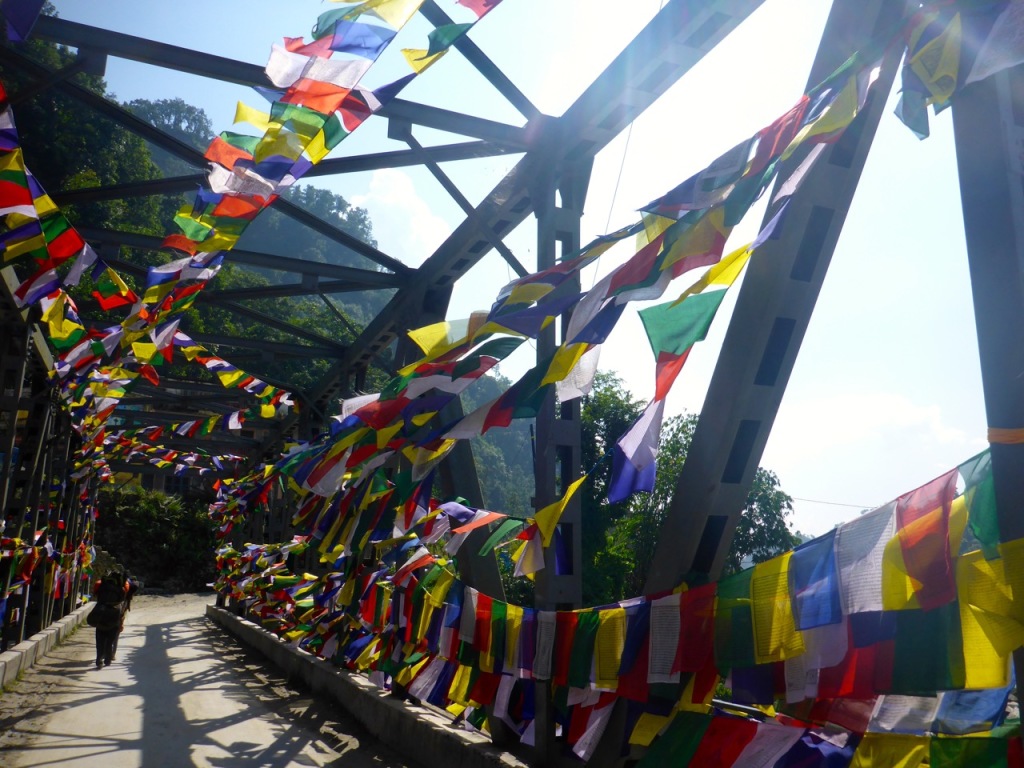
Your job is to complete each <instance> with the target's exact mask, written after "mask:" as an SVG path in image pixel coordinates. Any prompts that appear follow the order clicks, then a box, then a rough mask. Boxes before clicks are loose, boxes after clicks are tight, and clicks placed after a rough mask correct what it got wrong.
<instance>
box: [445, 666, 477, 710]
mask: <svg viewBox="0 0 1024 768" xmlns="http://www.w3.org/2000/svg"><path fill="white" fill-rule="evenodd" d="M472 676H473V670H472V669H470V668H469V667H467V666H465V665H463V664H459V668H458V670H457V671H456V672H455V677H454V678H452V685H451V688H449V690H448V698H449V699H451V700H452V701H453V702H455V703H456V704H462V705H463V706H466V705H468V704H469V683H470V680H471V679H472Z"/></svg>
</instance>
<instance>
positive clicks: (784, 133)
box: [744, 94, 811, 177]
mask: <svg viewBox="0 0 1024 768" xmlns="http://www.w3.org/2000/svg"><path fill="white" fill-rule="evenodd" d="M810 101H811V99H810V97H809V96H807V95H806V94H804V95H803V96H802V97H801V98H800V101H798V102H797V103H796V105H795V106H794V107H793V108H792V109H790V110H789V111H788V112H787V113H786V114H784V115H782V116H781V117H780V118H778V119H777V120H776V121H775V122H774V123H772V124H771V125H769V126H767V127H766V128H762V129H761V130H760V131H758V133H757V149H756V150H754V157H753V159H752V160H751V161H750V167H749V169H748V170H747V173H746V174H744V176H746V177H750V176H754V175H756V174H758V173H760V172H761V171H763V170H764V169H765V168H767V167H768V164H769V163H770V162H772V160H774V159H775V158H776V157H778V156H779V155H781V154H782V152H783V151H784V150H785V149H786V147H788V146H789V145H790V143H791V142H792V141H793V139H794V138H796V135H797V133H799V132H800V128H801V127H802V125H803V119H804V113H805V112H806V111H807V105H808V104H809V103H810Z"/></svg>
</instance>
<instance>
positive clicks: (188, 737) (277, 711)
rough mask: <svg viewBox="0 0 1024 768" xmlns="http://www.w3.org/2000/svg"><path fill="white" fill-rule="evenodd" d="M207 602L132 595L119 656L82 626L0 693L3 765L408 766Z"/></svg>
mask: <svg viewBox="0 0 1024 768" xmlns="http://www.w3.org/2000/svg"><path fill="white" fill-rule="evenodd" d="M211 599H212V596H209V595H178V596H168V597H164V596H146V595H142V596H139V597H137V598H136V599H135V601H134V603H133V606H132V610H131V612H130V613H129V614H128V620H127V621H126V623H125V629H124V632H123V633H122V635H121V640H120V646H119V648H118V654H117V660H116V661H114V663H113V664H112V665H111V666H109V667H105V668H103V669H96V668H95V660H96V652H95V635H94V632H93V630H92V628H90V627H88V626H85V625H83V626H82V627H81V628H80V629H79V630H78V631H77V632H76V633H75V634H74V635H73V636H72V637H71V638H70V639H69V640H68V641H67V642H65V643H64V644H63V645H61V646H60V647H58V648H55V649H54V651H53V652H52V653H51V655H50V656H48V657H46V658H45V659H43V660H42V661H41V662H40V663H39V664H38V665H37V666H36V667H34V668H33V669H31V670H29V671H28V672H27V673H26V674H25V676H24V678H23V679H22V680H21V681H20V682H18V683H17V685H15V686H14V687H13V688H12V689H11V690H9V691H5V692H3V693H0V766H4V768H28V767H29V766H61V767H62V768H63V767H64V766H68V768H138V767H140V766H141V768H165V767H166V768H175V767H176V766H210V767H211V768H213V767H216V768H242V767H243V766H273V767H274V768H277V766H345V768H367V767H368V766H374V767H375V768H380V767H381V766H396V767H401V766H410V765H412V764H410V763H408V762H407V761H405V760H403V759H402V758H399V757H398V756H397V755H396V754H395V753H393V752H391V751H390V750H388V749H386V748H384V747H383V746H381V745H380V744H377V743H374V742H372V741H370V740H369V739H367V738H366V737H365V735H364V734H363V732H362V731H361V729H360V727H359V726H358V724H356V723H354V722H352V721H351V720H349V719H348V718H347V717H346V716H345V715H344V713H342V712H340V711H337V708H332V707H330V706H329V705H328V704H326V703H321V702H319V701H317V700H314V699H312V698H311V697H309V696H307V695H305V694H303V693H301V692H299V691H296V690H295V689H294V688H292V687H290V686H289V685H288V684H287V682H286V681H285V680H284V679H283V678H281V677H280V675H279V674H278V673H277V672H276V671H275V670H273V669H271V668H269V667H267V666H266V665H265V664H264V663H263V661H262V659H261V658H260V657H259V656H258V655H256V654H254V653H252V652H249V651H246V650H244V649H242V648H239V647H238V646H237V645H235V644H234V643H233V641H232V638H230V637H229V636H228V635H226V634H224V633H223V632H222V631H221V630H220V629H218V628H217V627H215V626H214V625H213V624H211V623H210V622H209V621H208V620H207V619H206V618H205V617H204V616H203V611H204V610H205V607H206V604H207V603H208V602H209V601H210V600H211Z"/></svg>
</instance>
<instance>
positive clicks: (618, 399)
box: [583, 373, 797, 605]
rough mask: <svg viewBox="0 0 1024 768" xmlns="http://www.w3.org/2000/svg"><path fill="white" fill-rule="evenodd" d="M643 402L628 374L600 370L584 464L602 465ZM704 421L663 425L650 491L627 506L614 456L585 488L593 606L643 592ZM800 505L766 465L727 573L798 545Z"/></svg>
mask: <svg viewBox="0 0 1024 768" xmlns="http://www.w3.org/2000/svg"><path fill="white" fill-rule="evenodd" d="M642 408H643V404H642V403H638V402H637V401H636V400H635V399H634V398H633V396H632V395H631V394H630V393H629V392H628V391H627V390H626V389H625V388H624V386H623V384H622V381H621V379H619V378H618V377H616V376H614V375H610V374H603V373H602V374H599V375H598V377H597V379H595V384H594V390H593V392H592V393H591V394H590V395H589V396H588V397H587V398H586V399H585V400H584V402H583V456H584V461H585V464H584V466H591V465H592V464H587V463H586V462H587V461H588V459H589V461H591V462H593V463H597V462H598V461H600V459H601V456H604V455H607V454H609V453H610V452H611V448H612V446H613V445H614V443H615V441H616V440H617V439H618V438H619V437H620V436H621V435H622V434H623V433H624V432H625V431H626V430H627V429H628V428H629V426H630V425H631V424H632V422H633V420H635V419H636V417H637V416H638V415H639V413H640V411H641V410H642ZM696 426H697V416H696V415H694V414H684V415H680V416H673V417H671V418H669V419H667V420H666V421H665V423H664V424H663V425H662V430H661V447H660V450H659V452H658V470H657V476H656V480H655V486H654V490H653V492H651V493H649V494H646V493H636V494H633V496H632V497H630V498H629V499H628V500H626V501H624V502H621V503H620V504H615V505H609V504H607V503H605V502H604V501H603V500H604V498H605V496H606V495H607V488H608V481H609V478H610V474H611V462H610V460H605V461H603V462H602V463H601V464H600V465H599V467H598V471H596V472H595V477H594V482H593V484H592V486H591V487H590V488H589V489H588V492H586V493H584V494H583V526H584V528H583V562H584V579H583V598H584V602H585V603H586V604H588V605H601V604H605V603H610V602H615V601H618V600H622V599H624V598H627V597H632V596H635V595H639V594H641V593H642V591H643V588H644V584H645V583H646V581H647V576H648V573H649V568H650V563H651V560H652V558H653V556H654V550H655V547H656V545H657V543H658V535H659V532H660V530H661V524H662V522H664V519H665V515H666V514H667V512H668V509H669V505H670V504H671V501H672V496H673V494H674V493H675V486H676V480H677V478H678V477H679V473H680V471H681V470H682V467H683V463H684V462H685V460H686V454H687V452H688V451H689V448H690V443H691V441H692V439H693V433H694V430H695V429H696ZM587 485H589V484H587ZM587 485H584V488H586V487H587ZM792 508H793V507H792V499H791V498H790V497H789V496H788V495H787V494H786V493H785V492H783V491H782V490H781V489H780V487H779V479H778V477H777V476H776V475H775V474H774V473H773V472H769V471H767V470H765V469H761V468H759V469H758V470H757V473H756V475H755V478H754V484H753V486H752V487H751V490H750V494H749V495H748V497H747V503H746V507H745V508H744V510H743V514H742V516H741V518H740V522H739V525H738V526H737V529H736V534H735V536H734V538H733V542H732V545H731V547H730V550H729V554H728V557H727V561H726V570H727V572H731V571H734V570H739V568H740V567H741V566H742V564H743V563H745V562H746V561H747V560H748V558H749V559H750V560H751V561H753V562H755V563H757V562H762V561H763V560H767V559H768V558H770V557H773V556H775V555H777V554H780V553H782V552H785V551H787V550H789V549H791V548H792V547H793V546H795V544H796V543H797V540H796V538H795V537H794V536H793V534H792V533H791V532H790V530H789V526H788V524H787V523H786V517H787V516H788V515H789V514H790V513H791V512H792Z"/></svg>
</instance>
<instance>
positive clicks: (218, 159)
mask: <svg viewBox="0 0 1024 768" xmlns="http://www.w3.org/2000/svg"><path fill="white" fill-rule="evenodd" d="M204 157H205V158H206V159H207V160H211V161H213V162H215V163H219V164H220V165H223V166H224V167H225V168H227V169H228V170H232V169H233V168H234V167H235V163H237V162H238V161H239V160H252V154H251V153H249V152H246V151H245V150H244V149H239V148H238V147H236V146H233V145H231V144H228V143H227V142H226V141H224V139H222V138H220V137H219V136H217V137H215V138H214V139H213V141H211V142H210V146H209V147H207V148H206V153H205V155H204Z"/></svg>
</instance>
